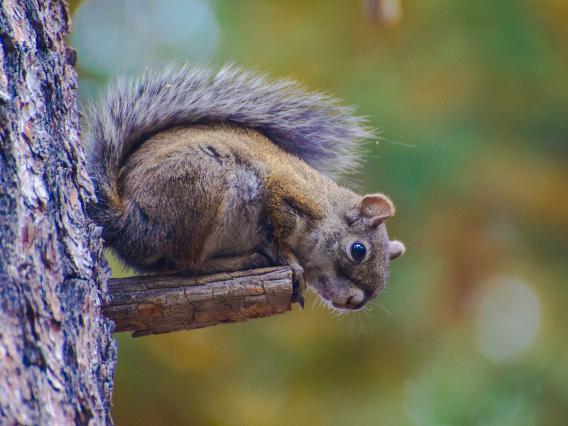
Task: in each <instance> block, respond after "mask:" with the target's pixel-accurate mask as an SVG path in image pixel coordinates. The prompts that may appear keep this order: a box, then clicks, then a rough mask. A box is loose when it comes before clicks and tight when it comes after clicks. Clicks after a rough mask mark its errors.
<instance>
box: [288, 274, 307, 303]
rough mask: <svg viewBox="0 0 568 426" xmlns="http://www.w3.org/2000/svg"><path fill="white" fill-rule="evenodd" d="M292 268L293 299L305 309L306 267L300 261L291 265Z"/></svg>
mask: <svg viewBox="0 0 568 426" xmlns="http://www.w3.org/2000/svg"><path fill="white" fill-rule="evenodd" d="M290 267H291V268H292V282H293V285H294V289H293V292H292V301H293V302H295V303H297V304H298V305H300V306H301V307H302V309H304V291H305V290H306V280H304V268H302V266H301V265H300V264H299V263H296V264H294V265H290Z"/></svg>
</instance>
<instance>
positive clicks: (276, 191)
mask: <svg viewBox="0 0 568 426" xmlns="http://www.w3.org/2000/svg"><path fill="white" fill-rule="evenodd" d="M371 136H372V132H371V131H370V130H369V129H368V128H367V126H366V125H365V122H364V120H362V119H360V118H358V117H356V116H354V115H353V111H352V109H351V108H348V107H344V106H342V105H341V104H340V103H339V102H338V101H337V100H336V99H334V98H331V97H329V96H326V95H322V94H319V93H314V92H309V91H306V90H305V89H303V88H302V87H301V86H300V85H299V84H298V83H295V82H292V81H287V80H276V81H273V80H270V79H268V78H267V77H265V76H263V75H259V74H256V73H254V72H250V71H246V70H242V69H240V68H237V67H232V66H229V67H224V68H222V69H220V70H217V71H215V70H213V69H209V68H195V67H194V68H192V67H181V68H169V69H166V70H165V71H162V72H149V73H147V74H145V75H143V76H141V77H140V78H138V79H136V80H131V81H121V82H119V83H117V84H116V85H115V86H113V87H111V88H110V89H109V90H108V92H107V94H106V96H104V97H103V99H102V100H101V102H100V103H98V104H97V105H96V106H95V107H93V108H91V111H90V113H89V114H88V133H87V164H88V168H89V173H90V175H91V177H92V178H93V182H94V185H95V193H96V195H97V198H98V201H97V202H96V203H95V204H94V205H92V206H91V209H90V211H91V213H92V216H93V218H94V219H95V221H96V222H97V223H98V224H99V225H101V226H102V228H103V238H104V239H105V241H106V243H107V244H108V246H110V247H111V248H112V249H113V250H114V252H115V253H116V254H117V255H118V257H119V258H120V259H121V260H122V261H124V262H125V263H126V264H127V265H129V266H131V267H133V268H134V269H136V270H138V271H143V272H165V271H167V272H178V273H183V274H203V273H213V272H222V271H234V270H243V269H250V268H255V267H262V266H268V265H282V264H288V265H290V266H291V268H292V271H293V277H294V281H295V284H296V295H297V300H298V301H299V302H300V303H301V304H303V291H304V289H305V287H306V286H308V287H311V288H312V289H314V290H315V291H316V292H317V293H318V294H319V295H320V296H321V297H322V299H324V300H325V301H327V302H328V303H329V304H330V305H332V306H333V307H335V308H336V309H340V310H357V309H361V308H362V307H363V306H364V305H365V303H366V302H367V301H369V300H370V299H372V298H373V297H375V296H376V295H377V294H378V293H379V292H380V290H381V289H382V288H384V286H385V284H386V282H387V279H388V274H389V263H390V261H391V260H393V259H396V258H398V257H400V256H401V255H402V254H403V253H404V251H405V247H404V245H403V244H402V243H401V242H400V241H396V240H393V241H391V240H389V238H388V234H387V229H386V226H385V221H386V220H387V219H389V218H390V217H392V216H393V215H394V213H395V207H394V205H393V203H392V202H391V200H390V199H389V198H388V197H387V196H386V195H384V194H382V193H375V194H367V195H358V194H356V193H355V192H353V191H352V190H350V189H348V188H346V187H343V186H340V185H339V184H337V183H336V181H335V180H334V179H337V178H338V177H339V176H341V175H342V174H345V173H348V172H351V171H353V170H354V169H355V168H356V167H357V165H358V163H359V161H360V157H361V155H360V149H359V148H360V146H361V143H362V142H363V141H364V140H365V139H367V138H369V137H371Z"/></svg>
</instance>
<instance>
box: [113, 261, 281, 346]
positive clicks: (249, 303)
mask: <svg viewBox="0 0 568 426" xmlns="http://www.w3.org/2000/svg"><path fill="white" fill-rule="evenodd" d="M108 289H109V295H110V301H109V302H108V303H107V305H106V306H104V307H103V312H104V314H105V315H106V316H107V317H108V318H109V319H111V320H112V321H114V323H115V325H116V329H115V332H121V331H132V332H133V334H132V335H133V336H134V337H139V336H146V335H148V334H159V333H169V332H171V331H177V330H188V329H194V328H202V327H208V326H211V325H216V324H222V323H228V322H239V321H246V320H248V319H252V318H261V317H266V316H270V315H275V314H279V313H282V312H286V311H289V310H291V309H292V271H291V269H290V268H289V267H271V268H262V269H254V270H250V271H241V272H230V273H221V274H214V275H207V276H203V277H184V276H179V275H143V276H134V277H130V278H114V279H111V280H110V281H109V286H108Z"/></svg>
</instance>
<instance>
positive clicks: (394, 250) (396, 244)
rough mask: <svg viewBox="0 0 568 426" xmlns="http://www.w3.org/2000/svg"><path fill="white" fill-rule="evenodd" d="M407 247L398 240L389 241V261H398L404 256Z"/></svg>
mask: <svg viewBox="0 0 568 426" xmlns="http://www.w3.org/2000/svg"><path fill="white" fill-rule="evenodd" d="M405 251H406V247H405V246H404V244H403V243H401V242H400V241H398V240H392V241H389V260H395V259H398V258H399V257H400V256H402V255H403V254H404V252H405Z"/></svg>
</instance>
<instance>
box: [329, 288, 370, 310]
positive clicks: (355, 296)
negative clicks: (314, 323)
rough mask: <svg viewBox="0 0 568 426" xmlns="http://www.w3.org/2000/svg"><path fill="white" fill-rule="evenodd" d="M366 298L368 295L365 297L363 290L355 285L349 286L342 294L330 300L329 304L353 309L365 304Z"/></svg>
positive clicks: (367, 298)
mask: <svg viewBox="0 0 568 426" xmlns="http://www.w3.org/2000/svg"><path fill="white" fill-rule="evenodd" d="M368 300H369V297H367V295H366V294H365V292H364V291H363V290H361V289H360V288H357V287H351V288H350V289H349V291H348V292H346V293H345V294H344V295H341V297H338V298H336V299H335V300H332V302H331V304H332V305H333V306H334V307H335V308H338V309H349V310H352V311H355V310H357V309H361V308H362V307H363V306H365V303H367V301H368Z"/></svg>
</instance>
